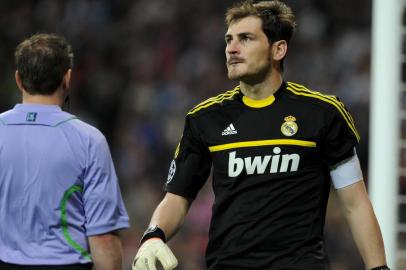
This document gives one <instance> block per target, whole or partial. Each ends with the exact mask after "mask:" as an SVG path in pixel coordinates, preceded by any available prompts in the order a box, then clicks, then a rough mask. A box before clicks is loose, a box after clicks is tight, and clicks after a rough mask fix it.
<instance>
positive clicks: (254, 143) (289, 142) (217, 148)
mask: <svg viewBox="0 0 406 270" xmlns="http://www.w3.org/2000/svg"><path fill="white" fill-rule="evenodd" d="M269 145H297V146H304V147H316V143H315V142H311V141H302V140H289V139H274V140H260V141H245V142H235V143H226V144H220V145H214V146H209V150H210V152H218V151H223V150H228V149H234V148H244V147H256V146H269Z"/></svg>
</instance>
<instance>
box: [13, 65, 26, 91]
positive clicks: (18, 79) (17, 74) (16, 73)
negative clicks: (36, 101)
mask: <svg viewBox="0 0 406 270" xmlns="http://www.w3.org/2000/svg"><path fill="white" fill-rule="evenodd" d="M14 78H15V80H16V84H17V87H18V89H20V91H21V93H22V92H23V91H26V90H25V88H24V86H23V82H22V80H21V76H20V73H19V72H18V70H16V72H15V73H14Z"/></svg>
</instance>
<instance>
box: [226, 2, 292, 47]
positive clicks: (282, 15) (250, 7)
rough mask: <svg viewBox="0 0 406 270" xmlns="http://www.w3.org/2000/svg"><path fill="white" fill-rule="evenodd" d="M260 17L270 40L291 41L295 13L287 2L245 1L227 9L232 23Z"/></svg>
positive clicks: (227, 14) (263, 28)
mask: <svg viewBox="0 0 406 270" xmlns="http://www.w3.org/2000/svg"><path fill="white" fill-rule="evenodd" d="M249 16H254V17H258V18H260V19H261V21H262V30H263V31H264V33H265V34H266V36H267V37H268V40H269V42H271V43H272V42H275V41H278V40H285V41H286V42H287V43H289V41H290V39H291V37H292V35H293V33H294V32H295V29H296V23H295V15H294V14H293V12H292V9H291V8H290V7H289V6H287V5H286V4H285V3H283V2H281V1H277V0H273V1H260V2H258V3H253V1H250V0H248V1H243V2H240V3H238V4H237V5H235V6H233V7H232V8H230V9H228V10H227V13H226V18H225V19H226V23H227V26H230V24H232V23H234V22H236V21H238V20H240V19H243V18H246V17H249Z"/></svg>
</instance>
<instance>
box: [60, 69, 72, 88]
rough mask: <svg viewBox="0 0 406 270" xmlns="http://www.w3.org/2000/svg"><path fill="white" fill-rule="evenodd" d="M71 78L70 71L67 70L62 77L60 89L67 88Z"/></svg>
mask: <svg viewBox="0 0 406 270" xmlns="http://www.w3.org/2000/svg"><path fill="white" fill-rule="evenodd" d="M71 76H72V69H68V70H67V71H66V73H65V75H63V82H62V88H63V89H64V90H66V89H68V88H69V86H70V79H71Z"/></svg>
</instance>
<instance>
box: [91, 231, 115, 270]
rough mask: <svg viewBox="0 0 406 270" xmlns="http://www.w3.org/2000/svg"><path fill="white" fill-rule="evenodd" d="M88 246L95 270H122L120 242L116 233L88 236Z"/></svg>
mask: <svg viewBox="0 0 406 270" xmlns="http://www.w3.org/2000/svg"><path fill="white" fill-rule="evenodd" d="M89 246H90V253H91V255H92V259H93V264H94V269H95V270H122V267H123V263H122V249H121V240H120V238H119V236H118V234H117V232H114V233H107V234H101V235H94V236H89Z"/></svg>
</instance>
